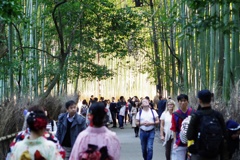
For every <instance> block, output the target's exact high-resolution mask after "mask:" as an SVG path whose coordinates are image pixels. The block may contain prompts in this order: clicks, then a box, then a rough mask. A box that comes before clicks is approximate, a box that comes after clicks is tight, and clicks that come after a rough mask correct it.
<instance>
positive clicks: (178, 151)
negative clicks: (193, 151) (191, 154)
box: [170, 94, 194, 160]
mask: <svg viewBox="0 0 240 160" xmlns="http://www.w3.org/2000/svg"><path fill="white" fill-rule="evenodd" d="M177 101H178V104H179V109H178V110H177V111H175V112H173V114H172V120H171V123H172V126H171V128H170V129H171V130H172V131H173V143H174V144H173V148H172V160H185V159H186V156H187V144H185V143H183V142H182V141H181V139H180V131H181V127H182V122H183V120H184V119H185V118H186V117H188V116H189V115H191V114H192V113H193V112H194V110H193V109H192V108H191V107H189V105H188V96H187V95H186V94H180V95H179V96H178V97H177Z"/></svg>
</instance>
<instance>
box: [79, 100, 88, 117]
mask: <svg viewBox="0 0 240 160" xmlns="http://www.w3.org/2000/svg"><path fill="white" fill-rule="evenodd" d="M87 110H88V103H87V101H86V99H84V100H83V101H82V106H81V110H80V114H81V115H83V117H85V118H86V116H87Z"/></svg>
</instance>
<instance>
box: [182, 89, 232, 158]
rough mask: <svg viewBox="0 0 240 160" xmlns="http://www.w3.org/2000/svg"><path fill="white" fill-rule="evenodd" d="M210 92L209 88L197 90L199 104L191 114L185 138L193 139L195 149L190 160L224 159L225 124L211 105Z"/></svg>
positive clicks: (226, 156) (225, 156) (220, 115)
mask: <svg viewBox="0 0 240 160" xmlns="http://www.w3.org/2000/svg"><path fill="white" fill-rule="evenodd" d="M211 97H212V93H211V92H210V91H209V90H201V91H199V92H198V102H199V104H200V106H201V108H200V109H199V110H197V111H196V113H193V114H192V115H191V120H190V123H189V125H188V130H187V139H188V140H189V141H191V140H193V141H194V144H196V145H195V147H196V149H195V151H194V152H191V153H192V155H191V160H220V159H221V160H224V159H228V155H227V154H226V153H227V152H226V150H225V149H226V143H225V142H226V140H227V136H226V126H225V122H224V118H223V116H222V114H221V113H220V112H218V111H215V110H213V109H212V107H211Z"/></svg>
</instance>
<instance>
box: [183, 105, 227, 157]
mask: <svg viewBox="0 0 240 160" xmlns="http://www.w3.org/2000/svg"><path fill="white" fill-rule="evenodd" d="M212 112H213V109H212V108H211V106H209V107H204V108H201V109H200V110H197V112H196V113H193V114H192V115H191V120H190V123H189V125H188V130H187V139H188V140H194V141H195V142H196V141H197V138H198V132H199V127H200V126H199V121H200V120H199V117H198V116H197V115H198V114H201V115H203V116H204V115H208V114H211V113H212ZM215 112H216V114H217V118H218V121H219V123H220V125H221V127H222V131H223V135H224V139H225V140H224V144H223V145H222V146H221V149H220V150H221V151H220V153H219V155H220V157H221V160H224V159H227V153H226V152H225V149H226V139H227V134H226V125H225V122H224V118H223V116H222V114H221V113H219V112H217V111H215ZM195 147H196V146H195ZM195 151H196V153H195V154H197V152H198V151H197V149H196V148H195Z"/></svg>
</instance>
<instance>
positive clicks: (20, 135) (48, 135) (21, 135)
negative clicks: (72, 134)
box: [7, 105, 66, 159]
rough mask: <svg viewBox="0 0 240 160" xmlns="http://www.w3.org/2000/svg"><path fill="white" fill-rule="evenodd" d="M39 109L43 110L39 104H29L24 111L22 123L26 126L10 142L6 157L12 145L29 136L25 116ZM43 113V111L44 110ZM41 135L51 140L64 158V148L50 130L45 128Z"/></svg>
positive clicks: (9, 153)
mask: <svg viewBox="0 0 240 160" xmlns="http://www.w3.org/2000/svg"><path fill="white" fill-rule="evenodd" d="M39 110H41V111H44V109H43V107H41V106H39V105H34V106H31V107H30V108H29V109H28V110H27V112H26V114H25V118H24V124H25V125H26V128H25V130H23V131H21V132H19V133H18V134H17V136H16V137H15V138H14V139H13V141H12V142H11V144H10V149H9V152H8V154H7V159H8V157H9V156H10V155H11V152H12V149H13V148H14V146H15V145H16V144H17V143H18V142H21V141H23V140H24V139H25V138H26V137H29V136H30V133H31V130H30V128H29V126H28V124H27V118H28V116H29V115H30V113H33V112H37V111H39ZM44 113H45V112H44ZM45 115H46V114H45ZM46 128H47V126H46ZM42 136H43V137H44V138H45V139H46V140H48V141H51V142H53V143H54V144H55V146H56V148H57V150H58V152H59V153H60V155H61V156H62V158H63V159H64V158H65V155H66V153H65V151H64V149H63V148H62V147H61V145H60V144H59V141H58V139H57V138H56V137H55V135H54V134H52V133H51V132H49V131H47V130H45V132H44V133H43V135H42Z"/></svg>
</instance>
